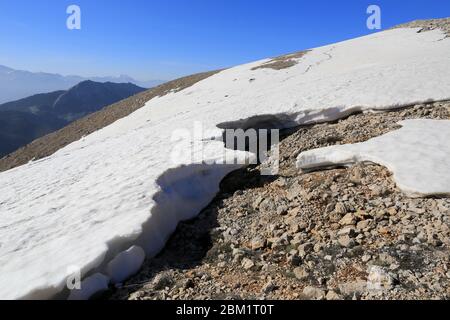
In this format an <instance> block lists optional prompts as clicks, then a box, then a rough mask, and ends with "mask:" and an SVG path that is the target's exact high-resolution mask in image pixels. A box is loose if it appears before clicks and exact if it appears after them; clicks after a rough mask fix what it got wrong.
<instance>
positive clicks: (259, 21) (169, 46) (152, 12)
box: [0, 0, 450, 81]
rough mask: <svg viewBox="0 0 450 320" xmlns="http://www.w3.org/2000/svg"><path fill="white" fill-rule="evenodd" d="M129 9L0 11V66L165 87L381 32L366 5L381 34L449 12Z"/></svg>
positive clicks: (59, 5) (267, 2)
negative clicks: (73, 21) (72, 23)
mask: <svg viewBox="0 0 450 320" xmlns="http://www.w3.org/2000/svg"><path fill="white" fill-rule="evenodd" d="M72 4H75V5H78V6H79V7H80V9H81V29H80V30H69V29H68V28H67V26H66V20H67V18H68V17H69V14H67V13H66V10H67V7H68V6H69V5H72ZM131 4H132V5H127V6H124V5H123V3H122V2H121V1H118V0H98V1H95V2H94V1H87V0H76V1H73V0H70V1H67V0H63V1H58V2H55V1H52V0H43V1H39V2H37V1H36V2H29V1H25V0H17V1H14V2H13V1H8V2H6V1H4V2H1V3H0V16H1V19H0V38H1V39H2V45H1V46H0V64H2V65H5V66H8V67H11V68H14V69H19V70H26V71H31V72H45V73H57V74H61V75H77V76H82V77H99V76H105V77H111V76H115V77H116V76H119V75H121V74H122V75H127V76H130V77H132V78H134V79H136V80H139V81H148V80H170V79H174V78H177V77H180V76H184V75H188V74H192V73H196V72H202V71H207V70H213V69H220V68H226V67H230V66H234V65H238V64H242V63H246V62H251V61H255V60H259V59H263V58H267V57H272V56H277V55H280V54H285V53H289V52H295V51H299V50H303V49H308V48H313V47H317V46H321V45H325V44H329V43H333V42H337V41H342V40H346V39H351V38H354V37H358V36H362V35H366V34H370V33H373V32H375V31H379V30H369V29H367V27H366V19H367V17H368V15H367V13H366V9H367V7H368V6H369V5H371V4H376V5H378V6H379V7H380V8H381V13H382V29H381V30H383V29H386V28H389V27H391V26H393V25H396V24H399V23H403V22H407V21H411V20H415V19H426V18H439V17H444V16H445V15H448V12H450V3H449V2H444V1H440V2H439V1H426V0H414V1H404V0H398V1H388V0H381V1H369V0H349V1H345V2H344V3H336V2H334V1H327V0H318V1H315V2H314V3H310V2H308V1H300V0H281V1H280V0H248V1H240V0H215V1H209V2H205V1H201V0H191V1H188V2H186V1H182V0H171V1H167V0H165V1H162V0H154V1H144V0H135V1H133V2H132V3H131ZM268 7H269V8H270V10H267V8H268ZM24 8H25V9H24ZM318 17H321V18H320V19H318Z"/></svg>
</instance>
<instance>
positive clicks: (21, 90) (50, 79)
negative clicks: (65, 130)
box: [0, 64, 165, 103]
mask: <svg viewBox="0 0 450 320" xmlns="http://www.w3.org/2000/svg"><path fill="white" fill-rule="evenodd" d="M86 80H91V81H94V82H113V83H128V82H130V83H133V84H135V85H137V86H140V87H144V88H146V89H148V88H151V87H154V86H157V85H159V84H161V83H163V82H165V80H158V79H156V80H149V81H138V80H136V79H133V78H132V77H130V76H127V75H119V76H117V77H110V76H105V77H82V76H78V75H67V76H64V75H61V74H58V73H47V72H31V71H26V70H18V69H14V68H10V67H8V66H5V65H1V64H0V103H6V102H9V101H13V100H18V99H22V98H26V97H29V96H32V95H35V94H40V93H42V92H52V91H59V90H68V89H70V88H71V87H73V86H74V85H76V84H78V83H80V82H83V81H86Z"/></svg>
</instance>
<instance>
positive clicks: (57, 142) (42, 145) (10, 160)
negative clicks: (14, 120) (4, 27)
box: [0, 70, 220, 172]
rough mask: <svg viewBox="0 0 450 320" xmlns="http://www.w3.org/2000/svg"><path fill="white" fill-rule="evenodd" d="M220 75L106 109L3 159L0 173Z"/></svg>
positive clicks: (190, 79) (187, 80)
mask: <svg viewBox="0 0 450 320" xmlns="http://www.w3.org/2000/svg"><path fill="white" fill-rule="evenodd" d="M219 71H220V70H216V71H210V72H204V73H199V74H194V75H191V76H187V77H183V78H180V79H176V80H173V81H170V82H167V83H164V84H162V85H159V86H157V87H155V88H152V89H149V90H147V91H144V92H141V93H139V94H137V95H134V96H132V97H129V98H127V99H124V100H122V101H119V102H116V103H114V104H112V105H110V106H108V107H105V108H103V109H102V110H100V111H98V112H95V113H93V114H90V115H88V116H86V117H84V118H82V119H80V120H77V121H75V122H73V123H71V124H69V125H68V126H66V127H64V128H62V129H60V130H58V131H56V132H53V133H50V134H48V135H46V136H44V137H41V138H39V139H37V140H35V141H33V142H31V143H30V144H28V145H26V146H24V147H22V148H20V149H18V150H17V151H15V152H13V153H11V154H9V155H7V156H5V157H3V158H2V159H0V172H2V171H6V170H9V169H12V168H15V167H18V166H20V165H23V164H25V163H27V162H29V161H31V160H39V159H42V158H45V157H48V156H50V155H52V154H53V153H55V152H56V151H58V150H59V149H61V148H63V147H65V146H67V145H68V144H70V143H72V142H74V141H77V140H79V139H81V138H82V137H83V136H86V135H88V134H90V133H92V132H94V131H97V130H100V129H102V128H104V127H106V126H108V125H110V124H111V123H113V122H115V121H117V120H119V119H121V118H123V117H126V116H128V115H129V114H131V113H132V112H134V111H136V110H137V109H139V108H141V107H143V106H144V105H145V103H146V102H147V101H149V100H151V99H153V98H155V97H158V96H164V95H166V94H167V93H169V92H171V91H172V92H178V91H181V90H183V89H186V88H188V87H190V86H192V85H194V84H195V83H197V82H199V81H201V80H204V79H206V78H208V77H210V76H212V75H214V74H216V73H217V72H219Z"/></svg>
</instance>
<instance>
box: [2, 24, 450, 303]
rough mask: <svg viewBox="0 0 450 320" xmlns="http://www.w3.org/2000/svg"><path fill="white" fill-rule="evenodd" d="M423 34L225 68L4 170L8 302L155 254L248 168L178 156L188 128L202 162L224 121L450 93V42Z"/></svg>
mask: <svg viewBox="0 0 450 320" xmlns="http://www.w3.org/2000/svg"><path fill="white" fill-rule="evenodd" d="M416 31H417V29H398V30H391V31H386V32H382V33H377V34H373V35H370V36H366V37H363V38H358V39H354V40H350V41H345V42H342V43H337V44H334V45H330V46H325V47H321V48H316V49H313V50H311V51H310V52H308V53H307V54H306V55H305V56H304V57H302V58H301V59H300V60H299V64H297V65H296V66H293V67H291V68H288V69H285V70H279V71H277V70H271V69H257V70H253V71H252V70H251V69H252V68H253V67H255V66H258V65H260V64H262V63H265V62H267V61H268V60H262V61H259V62H255V63H250V64H246V65H242V66H238V67H235V68H231V69H228V70H225V71H222V72H220V73H218V74H216V75H214V76H212V77H210V78H208V79H206V80H204V81H201V82H199V83H197V84H195V85H194V86H192V87H190V88H187V89H185V90H182V91H180V92H177V93H170V94H168V95H166V96H163V97H158V98H155V99H152V100H150V101H149V102H147V104H146V105H145V107H143V108H141V109H139V110H137V111H136V112H134V113H133V114H131V115H129V116H127V117H126V118H123V119H121V120H119V121H117V122H115V123H113V124H112V125H110V126H108V127H106V128H104V129H102V130H99V131H97V132H95V133H93V134H91V135H89V136H86V137H84V138H83V139H81V140H80V141H77V142H74V143H72V144H70V145H68V146H67V147H65V148H63V149H61V150H59V151H58V152H56V153H55V154H54V155H52V156H50V157H48V158H45V159H42V160H39V161H35V162H31V163H29V164H27V165H24V166H21V167H19V168H15V169H13V170H10V171H7V172H3V173H0V181H1V183H0V298H2V299H17V298H32V299H36V298H51V297H53V296H54V295H55V294H59V295H63V296H68V292H67V291H65V289H64V288H65V285H66V277H67V275H68V271H67V268H68V266H74V265H75V266H79V267H80V269H81V272H82V275H83V277H87V276H89V275H92V274H95V273H99V274H103V275H106V274H107V269H108V263H109V262H110V261H111V260H112V259H114V257H116V256H117V255H118V254H120V253H121V252H124V251H126V250H128V249H129V248H130V247H132V246H133V245H136V246H140V247H141V248H142V249H143V250H144V251H145V253H146V254H147V256H149V257H152V256H154V255H155V254H156V253H157V252H158V251H159V250H160V249H161V248H162V247H163V246H164V244H165V242H166V240H167V239H168V237H169V235H170V234H171V233H172V232H173V231H174V230H175V227H176V225H177V223H178V222H179V221H180V220H183V219H189V218H192V217H194V216H195V215H196V214H198V212H199V211H200V210H201V209H202V208H203V207H204V206H206V205H207V204H208V203H209V201H210V200H211V199H212V198H213V197H214V195H215V194H216V192H217V191H218V188H219V187H218V186H219V182H220V181H221V179H222V178H223V177H224V176H225V175H226V174H228V173H229V172H231V171H233V170H235V169H237V168H239V167H241V166H242V165H237V164H236V165H224V164H221V163H220V161H218V163H217V164H215V165H206V164H193V162H192V160H189V159H187V160H185V161H184V162H183V163H184V165H182V164H174V163H172V162H171V161H170V159H171V154H172V151H173V150H172V146H173V145H174V142H173V140H172V139H171V137H172V133H173V130H174V129H176V128H186V129H191V130H192V128H193V122H194V121H200V122H201V123H202V126H203V128H204V130H205V132H206V133H205V134H204V135H202V136H201V137H192V143H200V144H202V145H203V146H205V147H206V148H207V150H208V153H207V154H201V153H200V152H199V151H196V152H195V154H194V155H195V158H196V159H204V160H211V159H216V160H220V159H222V158H223V153H224V146H223V143H222V142H220V141H213V140H210V138H213V137H218V136H221V133H222V129H223V128H233V127H248V126H249V125H254V124H255V123H256V124H257V123H258V122H259V121H263V120H264V121H265V122H266V123H270V124H271V125H272V126H274V127H279V128H281V127H289V126H294V125H298V124H304V123H312V122H318V121H327V120H334V119H337V118H340V117H343V116H345V115H347V114H349V113H352V112H355V111H357V110H366V109H370V108H376V109H389V108H395V107H399V106H403V105H410V104H414V103H417V102H423V101H428V100H445V99H449V98H450V82H449V80H448V79H450V63H449V55H448V53H449V52H450V39H448V38H447V39H444V38H445V35H444V34H443V33H442V32H440V31H430V32H423V33H416ZM252 78H254V79H255V80H254V81H249V80H250V79H252ZM219 128H221V129H219ZM188 147H189V145H187V146H184V147H181V148H185V149H187V148H188ZM226 156H227V157H231V158H238V159H241V160H242V159H244V158H245V157H246V156H247V154H246V153H245V152H242V151H230V150H228V152H227V154H226ZM252 156H254V155H252ZM133 259H134V258H133ZM122 265H123V264H122ZM125 265H126V264H125ZM124 268H127V267H124ZM134 268H135V265H134V264H132V269H133V270H134ZM119 273H120V274H122V272H118V274H119ZM127 273H130V270H124V273H123V274H127ZM120 278H122V277H120ZM94 282H95V281H92V282H91V283H94ZM99 282H100V283H101V282H102V281H99ZM103 285H104V283H101V284H100V285H99V289H103V287H104V286H103ZM94 291H95V290H90V294H92V293H93V292H94ZM90 294H86V296H88V295H90Z"/></svg>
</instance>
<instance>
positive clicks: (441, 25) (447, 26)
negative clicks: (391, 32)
mask: <svg viewBox="0 0 450 320" xmlns="http://www.w3.org/2000/svg"><path fill="white" fill-rule="evenodd" d="M399 28H421V29H420V30H419V31H418V32H419V33H420V32H425V31H431V30H435V29H441V30H442V31H444V32H445V33H446V34H447V37H450V18H443V19H430V20H415V21H412V22H408V23H403V24H400V25H398V26H395V27H393V28H392V29H399Z"/></svg>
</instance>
